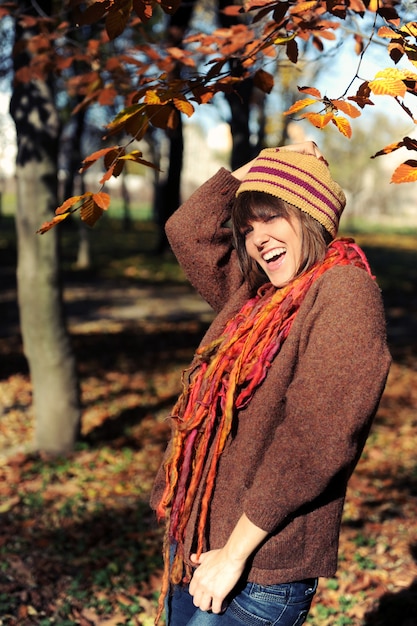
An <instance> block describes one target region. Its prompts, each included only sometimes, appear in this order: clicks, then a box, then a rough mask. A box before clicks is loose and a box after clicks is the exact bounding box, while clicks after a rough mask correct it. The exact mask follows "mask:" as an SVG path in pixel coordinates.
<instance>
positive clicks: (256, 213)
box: [232, 191, 289, 232]
mask: <svg viewBox="0 0 417 626" xmlns="http://www.w3.org/2000/svg"><path fill="white" fill-rule="evenodd" d="M272 216H275V217H284V218H286V219H288V218H289V211H288V208H287V205H286V203H285V202H284V201H283V200H280V199H279V198H275V197H274V196H272V195H270V194H268V193H263V192H262V191H245V192H243V193H241V194H240V195H239V196H238V197H237V198H236V199H235V201H234V205H233V211H232V219H233V224H234V227H235V230H236V231H237V232H243V231H244V230H245V229H246V228H247V227H248V226H249V224H250V223H251V222H253V221H257V220H260V221H262V222H263V221H267V220H268V219H269V218H270V217H272Z"/></svg>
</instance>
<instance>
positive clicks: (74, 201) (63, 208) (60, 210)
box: [55, 194, 86, 215]
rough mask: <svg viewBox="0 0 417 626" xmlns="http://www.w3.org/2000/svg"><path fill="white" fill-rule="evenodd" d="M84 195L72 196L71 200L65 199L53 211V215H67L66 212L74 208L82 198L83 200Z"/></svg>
mask: <svg viewBox="0 0 417 626" xmlns="http://www.w3.org/2000/svg"><path fill="white" fill-rule="evenodd" d="M85 195H86V194H83V195H81V196H72V198H67V200H65V202H63V203H62V204H61V205H60V206H59V207H58V208H57V209H56V211H55V215H62V214H63V213H67V212H68V210H69V209H70V208H71V207H73V206H74V204H77V203H78V202H79V201H80V200H82V199H83V198H85Z"/></svg>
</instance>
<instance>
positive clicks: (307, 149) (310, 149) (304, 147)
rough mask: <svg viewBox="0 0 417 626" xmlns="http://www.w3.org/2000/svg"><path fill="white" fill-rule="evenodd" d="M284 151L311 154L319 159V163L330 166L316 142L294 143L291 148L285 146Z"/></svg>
mask: <svg viewBox="0 0 417 626" xmlns="http://www.w3.org/2000/svg"><path fill="white" fill-rule="evenodd" d="M282 150H289V151H290V152H299V153H300V154H311V155H312V156H315V157H316V158H317V159H319V161H323V162H324V163H325V164H326V165H329V164H328V162H327V161H326V159H325V158H324V156H323V155H322V153H321V152H320V150H319V149H318V147H317V144H316V143H315V142H314V141H303V142H301V143H294V144H291V145H289V146H283V147H282Z"/></svg>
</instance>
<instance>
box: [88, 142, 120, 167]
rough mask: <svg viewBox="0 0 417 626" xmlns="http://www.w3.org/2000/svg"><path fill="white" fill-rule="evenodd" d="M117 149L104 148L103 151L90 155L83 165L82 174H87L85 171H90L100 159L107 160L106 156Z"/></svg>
mask: <svg viewBox="0 0 417 626" xmlns="http://www.w3.org/2000/svg"><path fill="white" fill-rule="evenodd" d="M116 149H117V148H114V147H112V148H102V149H101V150H97V151H96V152H93V153H92V154H89V155H88V156H87V157H85V159H84V161H83V163H82V168H81V172H85V170H88V168H89V167H91V166H92V165H93V164H94V163H95V162H96V161H98V159H101V158H102V157H104V159H106V155H107V154H108V153H109V152H112V151H113V150H116Z"/></svg>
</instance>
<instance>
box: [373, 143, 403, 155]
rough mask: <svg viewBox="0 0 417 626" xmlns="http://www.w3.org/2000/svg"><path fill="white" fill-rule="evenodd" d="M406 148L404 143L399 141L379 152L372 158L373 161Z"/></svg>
mask: <svg viewBox="0 0 417 626" xmlns="http://www.w3.org/2000/svg"><path fill="white" fill-rule="evenodd" d="M403 146H404V142H403V141H397V142H395V143H391V144H389V145H388V146H385V148H383V149H382V150H379V151H378V152H376V153H375V154H373V155H372V156H371V159H375V158H376V157H379V156H383V155H385V154H391V152H395V151H396V150H399V148H402V147H403Z"/></svg>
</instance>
